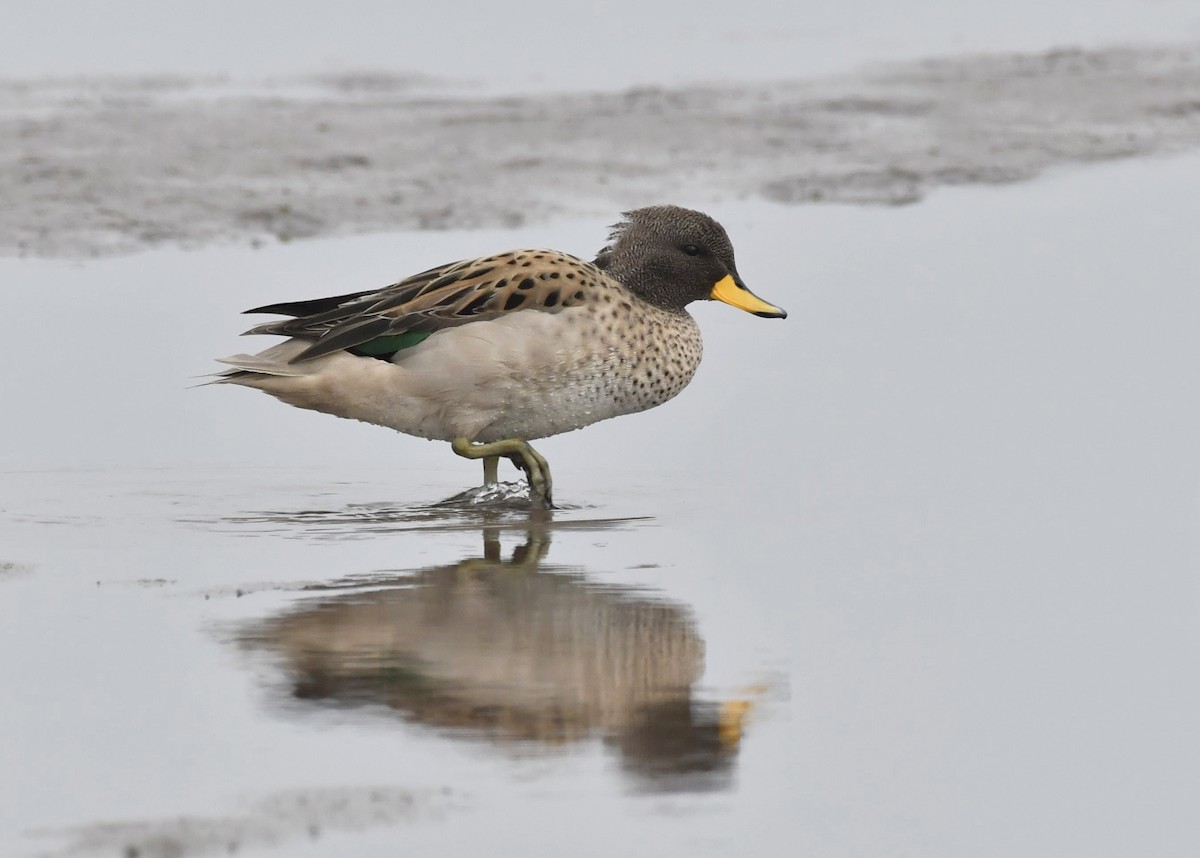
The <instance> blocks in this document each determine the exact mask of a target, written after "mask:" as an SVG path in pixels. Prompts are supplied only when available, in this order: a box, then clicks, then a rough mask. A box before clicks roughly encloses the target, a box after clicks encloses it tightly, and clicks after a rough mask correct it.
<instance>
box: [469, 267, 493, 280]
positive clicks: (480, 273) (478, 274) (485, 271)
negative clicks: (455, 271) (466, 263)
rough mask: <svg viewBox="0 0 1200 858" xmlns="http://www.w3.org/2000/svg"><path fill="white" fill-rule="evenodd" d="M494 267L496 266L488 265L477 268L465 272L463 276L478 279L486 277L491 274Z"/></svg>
mask: <svg viewBox="0 0 1200 858" xmlns="http://www.w3.org/2000/svg"><path fill="white" fill-rule="evenodd" d="M493 267H494V266H488V267H487V268H476V269H475V270H474V271H472V272H471V273H470V274H465V275H463V276H464V277H466V278H467V279H468V280H477V279H479V278H482V277H486V276H487V275H489V274H491V273H492V268H493Z"/></svg>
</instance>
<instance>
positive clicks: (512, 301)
mask: <svg viewBox="0 0 1200 858" xmlns="http://www.w3.org/2000/svg"><path fill="white" fill-rule="evenodd" d="M524 302H525V296H524V295H523V294H522V293H520V292H513V293H512V294H511V295H509V296H508V300H507V301H505V302H504V309H505V310H515V309H517V307H520V306H521V304H523V303H524Z"/></svg>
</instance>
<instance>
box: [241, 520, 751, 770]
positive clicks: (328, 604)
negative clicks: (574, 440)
mask: <svg viewBox="0 0 1200 858" xmlns="http://www.w3.org/2000/svg"><path fill="white" fill-rule="evenodd" d="M548 548H549V537H548V533H547V531H545V530H542V529H531V530H530V531H529V532H528V533H527V536H526V541H525V543H524V544H522V545H520V546H519V547H517V548H516V549H515V550H514V551H513V552H512V555H511V557H510V558H509V559H507V560H504V559H502V557H501V547H500V542H499V539H498V535H497V533H496V532H495V531H491V530H485V531H484V553H483V556H482V557H471V558H467V559H464V560H462V561H460V562H458V563H456V564H453V565H450V566H440V567H435V568H430V569H424V570H420V571H417V572H414V573H411V574H404V575H398V576H395V577H392V578H387V579H380V580H378V581H375V582H373V583H372V584H371V585H370V586H369V587H368V588H366V589H355V590H354V591H353V592H342V593H338V594H337V595H331V596H329V597H326V598H319V599H316V600H313V601H307V602H305V603H304V604H303V605H301V606H300V607H299V608H297V609H295V610H293V611H291V612H289V613H286V614H283V615H280V616H277V617H273V618H270V619H267V620H265V621H263V622H262V623H260V624H259V625H258V626H256V627H255V628H254V629H252V630H250V631H249V633H248V634H247V635H246V636H245V641H246V643H247V644H248V645H250V646H252V647H253V648H255V649H260V648H261V649H265V650H267V651H269V652H271V653H273V654H274V655H275V656H276V658H277V659H278V662H279V664H280V665H281V667H282V669H283V670H284V672H285V674H286V677H287V684H286V687H287V689H288V693H290V695H291V696H292V697H294V698H296V699H299V700H302V701H314V702H319V703H322V704H326V705H327V704H329V703H336V704H339V705H363V706H378V705H383V706H386V707H388V708H389V709H391V710H394V711H395V712H396V713H398V714H400V715H402V716H403V717H404V718H405V719H407V720H410V721H414V722H418V723H420V724H424V725H428V726H430V727H435V728H440V729H441V730H442V731H444V732H445V734H447V735H450V736H455V737H464V738H466V737H471V738H482V739H485V740H487V741H490V742H494V743H497V744H514V745H515V744H521V745H523V746H524V747H527V748H534V749H536V748H541V749H543V750H548V749H550V748H552V747H559V746H562V745H564V744H565V743H573V742H580V741H584V740H588V739H593V738H597V737H598V738H601V739H603V740H604V741H605V742H606V744H607V745H608V746H609V747H611V748H613V749H615V751H616V753H617V754H618V756H619V759H620V765H621V770H622V771H623V772H625V773H626V774H627V775H628V776H629V777H630V779H631V781H632V785H633V786H634V787H635V788H638V789H648V790H656V791H657V790H700V789H721V788H724V787H726V786H728V785H729V783H730V780H731V775H732V768H733V763H734V761H735V759H736V756H737V753H738V748H739V745H740V743H741V740H742V721H743V718H744V716H745V713H746V711H747V709H748V703H747V702H745V701H739V700H732V701H726V702H724V703H720V702H716V701H706V700H703V699H698V696H697V694H696V692H695V686H696V683H697V682H698V680H699V679H700V677H701V675H702V673H703V669H704V641H703V640H702V639H701V638H700V636H699V634H698V633H697V630H696V626H695V623H694V621H693V619H692V617H691V614H690V611H689V610H688V609H687V607H686V606H684V605H681V604H679V603H675V602H670V601H667V600H665V599H662V598H658V597H656V596H655V595H654V594H652V593H649V592H647V591H645V590H641V589H634V588H629V587H620V586H612V585H606V584H602V583H599V582H597V581H595V580H593V579H590V578H589V577H588V576H587V575H584V574H581V573H579V572H577V571H567V570H564V569H563V568H562V567H551V566H547V565H545V563H544V559H545V556H546V553H547V550H548ZM334 589H337V588H336V587H335V588H334Z"/></svg>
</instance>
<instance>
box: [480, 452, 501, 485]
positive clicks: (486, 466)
mask: <svg viewBox="0 0 1200 858" xmlns="http://www.w3.org/2000/svg"><path fill="white" fill-rule="evenodd" d="M499 473H500V457H499V456H484V457H483V484H484V485H485V486H490V485H491V484H492V483H494V482H496V478H497V476H498V475H499Z"/></svg>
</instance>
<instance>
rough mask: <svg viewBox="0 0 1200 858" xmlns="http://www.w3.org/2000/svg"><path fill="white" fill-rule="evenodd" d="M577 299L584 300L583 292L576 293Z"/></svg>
mask: <svg viewBox="0 0 1200 858" xmlns="http://www.w3.org/2000/svg"><path fill="white" fill-rule="evenodd" d="M575 300H576V301H582V300H583V292H576V293H575Z"/></svg>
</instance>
